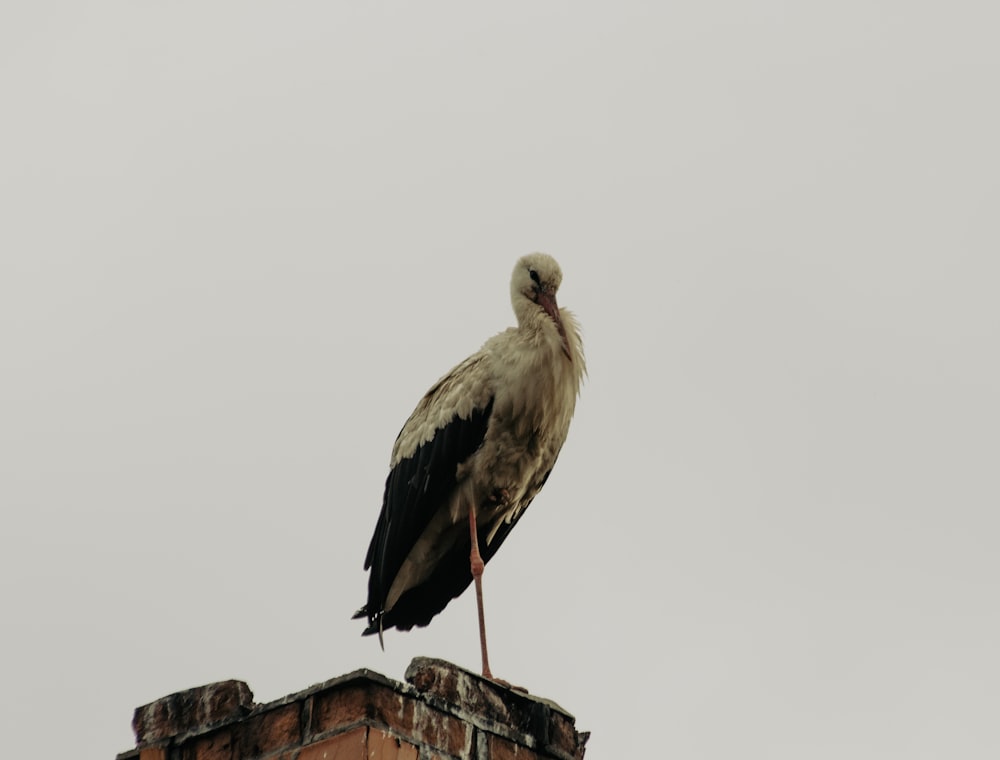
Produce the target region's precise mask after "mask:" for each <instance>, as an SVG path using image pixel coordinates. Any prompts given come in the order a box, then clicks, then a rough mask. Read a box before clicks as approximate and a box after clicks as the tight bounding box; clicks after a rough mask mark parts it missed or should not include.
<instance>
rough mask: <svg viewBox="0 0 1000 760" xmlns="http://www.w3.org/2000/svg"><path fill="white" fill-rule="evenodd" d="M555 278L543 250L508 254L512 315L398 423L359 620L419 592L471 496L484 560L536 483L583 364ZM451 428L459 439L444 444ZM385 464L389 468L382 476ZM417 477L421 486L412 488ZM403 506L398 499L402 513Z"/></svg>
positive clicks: (553, 449) (552, 457)
mask: <svg viewBox="0 0 1000 760" xmlns="http://www.w3.org/2000/svg"><path fill="white" fill-rule="evenodd" d="M561 280H562V273H561V271H560V269H559V265H558V264H557V263H556V262H555V260H554V259H552V258H551V257H550V256H547V255H545V254H538V253H536V254H531V255H529V256H525V257H523V258H522V259H520V260H519V261H518V263H517V265H516V266H515V268H514V273H513V276H512V278H511V303H512V305H513V308H514V312H515V314H516V315H517V319H518V325H517V327H512V328H509V329H507V330H505V331H503V332H501V333H499V334H498V335H495V336H493V337H492V338H490V339H489V340H488V341H486V343H485V344H484V345H483V347H482V348H481V349H480V350H479V351H478V352H477V353H475V354H473V355H472V356H470V357H469V358H468V359H466V360H465V361H463V362H462V363H461V364H459V365H458V366H456V367H455V368H454V369H453V370H451V372H449V373H448V374H447V375H445V376H444V377H442V378H441V379H440V380H439V381H438V382H437V383H435V384H434V386H433V387H432V388H431V389H430V390H429V391H428V392H427V394H426V395H425V396H424V397H423V399H421V401H420V403H419V404H418V405H417V407H416V409H415V410H414V412H413V414H412V415H410V418H409V419H408V420H407V421H406V424H405V425H404V426H403V429H402V430H401V431H400V434H399V436H398V438H397V439H396V443H395V446H394V447H393V450H392V457H391V460H390V477H389V479H388V480H387V483H386V497H385V501H384V503H383V510H382V515H381V516H380V523H379V526H378V527H377V528H376V534H375V537H374V538H373V540H372V547H371V548H370V549H369V557H368V563H367V564H368V565H371V566H372V572H373V574H375V573H376V572H379V573H381V575H380V576H379V578H378V579H377V582H375V577H374V575H373V578H372V581H373V582H372V583H370V584H369V592H370V593H369V600H368V606H367V607H366V608H365V610H364V611H365V612H366V614H367V616H368V618H369V622H370V623H373V622H375V621H376V620H378V619H379V618H380V617H381V616H383V615H386V616H389V617H390V618H391V615H390V613H392V612H393V610H394V608H395V607H396V605H397V603H399V602H400V600H401V599H404V598H405V595H406V594H407V593H408V592H411V591H418V592H420V594H423V593H425V590H421V586H422V585H423V584H428V583H432V582H433V581H434V578H435V575H436V574H437V573H438V572H439V569H440V567H441V566H442V564H443V563H445V560H446V558H447V557H448V556H449V555H450V553H452V552H454V551H455V550H456V548H459V549H461V551H465V552H467V551H468V548H469V538H468V529H467V527H466V525H467V519H468V514H469V508H470V506H471V505H475V508H476V512H477V515H478V523H479V532H480V536H481V540H480V544H481V548H482V550H483V555H484V558H485V559H487V560H488V559H489V557H491V556H492V554H493V553H494V552H495V551H496V548H497V547H495V546H492V544H493V543H494V542H495V541H496V542H497V544H499V541H502V540H503V538H504V537H505V536H506V533H507V532H508V531H509V529H510V527H511V526H512V525H513V523H514V522H516V520H517V519H518V518H519V517H520V515H521V513H522V512H523V510H524V509H525V508H526V507H527V506H528V504H530V503H531V500H532V499H533V498H534V497H535V495H536V494H537V493H538V491H539V489H541V487H542V485H543V484H544V483H545V480H546V478H547V477H548V474H549V472H550V471H551V470H552V467H553V465H554V464H555V461H556V458H557V457H558V455H559V452H560V450H561V448H562V445H563V443H564V442H565V440H566V436H567V433H568V431H569V425H570V420H571V419H572V417H573V412H574V409H575V407H576V399H577V396H578V394H579V391H580V385H581V382H582V379H583V377H584V375H585V373H586V365H585V360H584V355H583V345H582V341H581V337H580V328H579V325H578V324H577V322H576V319H575V318H574V316H573V315H572V314H571V313H570V312H569V311H568V310H566V309H559V308H558V307H557V306H556V302H555V293H556V290H557V289H558V287H559V284H560V282H561ZM459 436H462V438H461V440H462V445H452V444H453V442H454V441H456V440H459V438H458V437H459ZM466 439H467V440H466ZM470 449H471V451H470ZM418 462H419V463H418ZM397 471H398V473H399V475H400V477H397V478H395V479H394V475H396V474H397ZM403 475H405V476H406V477H405V479H404V478H403V477H402V476H403ZM442 477H443V478H445V479H446V480H447V481H448V483H447V488H445V489H444V490H443V491H437V492H434V493H431V492H432V491H433V489H432V488H431V484H432V482H440V479H441V478H442ZM432 478H436V479H437V480H436V481H432ZM421 488H422V489H423V492H424V493H428V494H431V496H432V497H433V498H429V499H423V500H422V499H421V496H420V490H421ZM429 501H433V502H434V503H426V502H429ZM404 504H405V506H403V505H404ZM403 510H408V511H407V512H406V516H405V517H404V515H403V514H402V513H403ZM418 511H419V512H421V513H422V514H423V516H424V518H425V519H419V520H416V524H413V523H414V521H413V520H410V519H409V515H411V514H413V513H416V512H418ZM395 513H399V514H395ZM394 517H395V519H393V518H394ZM383 523H384V525H383ZM402 523H407V528H405V529H406V530H409V531H410V532H411V533H412V535H409V536H407V537H405V538H404V539H400V538H399V537H398V536H395V535H393V533H392V532H393V530H394V527H395V529H396V530H397V532H398V531H399V530H401V529H402V528H401V524H402ZM463 531H464V532H463ZM498 532H499V533H501V534H502V535H500V538H499V541H498V539H497V536H498ZM463 536H464V548H463V547H462V544H463ZM387 550H388V551H391V552H395V553H396V555H397V556H396V561H395V562H393V561H386V557H385V556H381V557H380V556H379V555H380V551H381V553H383V554H384V553H385V552H386V551H387ZM394 565H398V567H393V566H394ZM380 566H381V567H380ZM466 572H468V571H467V570H466ZM390 574H391V576H392V577H391V578H390V577H388V576H389V575H390ZM470 578H471V576H470ZM468 582H469V580H468V579H466V580H465V583H464V584H463V585H462V586H461V589H464V588H465V586H466V585H468ZM461 589H459V591H458V593H460V592H461ZM373 593H374V597H373ZM420 594H414V596H418V595H420ZM454 595H457V594H454ZM436 596H440V594H438V595H436ZM450 598H451V597H448V599H450ZM448 599H443V600H437V601H439V602H440V601H443V603H441V604H440V605H439V606H440V607H441V608H443V606H444V604H447V601H448ZM373 606H374V607H375V608H376V609H373ZM431 606H437V604H435V605H431ZM437 611H439V609H436V610H433V611H431V613H430V616H433V614H436V612H437ZM399 617H400V618H401V620H400V622H392V623H390V624H396V625H399V627H404V628H405V627H409V625H413V624H416V625H422V624H425V622H423V621H422V616H421V615H416V617H415V619H414V621H413V622H410V621H409V619H404V615H403V614H402V613H400V615H399ZM427 619H428V620H429V617H428V618H427ZM379 622H380V624H381V623H382V622H384V621H379ZM369 632H373V631H369Z"/></svg>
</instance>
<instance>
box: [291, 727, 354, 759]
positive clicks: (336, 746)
mask: <svg viewBox="0 0 1000 760" xmlns="http://www.w3.org/2000/svg"><path fill="white" fill-rule="evenodd" d="M367 747H368V728H367V727H366V726H358V727H357V728H355V729H354V730H352V731H347V732H346V733H343V734H337V735H336V736H333V737H330V738H329V739H324V740H323V741H319V742H316V743H315V744H310V745H309V746H308V747H306V748H305V749H303V750H302V751H301V752H300V753H299V756H298V760H366V755H367V754H368V749H367Z"/></svg>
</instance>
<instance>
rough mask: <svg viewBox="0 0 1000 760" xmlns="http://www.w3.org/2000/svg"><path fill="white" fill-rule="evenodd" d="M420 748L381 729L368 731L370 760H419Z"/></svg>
mask: <svg viewBox="0 0 1000 760" xmlns="http://www.w3.org/2000/svg"><path fill="white" fill-rule="evenodd" d="M419 757H420V750H419V748H418V747H417V746H416V745H414V744H410V742H408V741H403V740H402V739H400V738H399V737H398V736H393V735H392V734H390V733H387V732H385V731H383V730H382V729H379V728H370V729H368V760H417V759H418V758H419Z"/></svg>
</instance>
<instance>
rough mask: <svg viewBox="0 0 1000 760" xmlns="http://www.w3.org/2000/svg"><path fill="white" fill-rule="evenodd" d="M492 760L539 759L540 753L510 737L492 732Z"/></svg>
mask: <svg viewBox="0 0 1000 760" xmlns="http://www.w3.org/2000/svg"><path fill="white" fill-rule="evenodd" d="M489 748H490V751H489V758H490V760H539V758H540V755H539V754H538V753H537V752H535V751H534V750H530V749H528V748H527V747H522V746H521V745H520V744H515V743H514V742H512V741H510V740H509V739H504V738H503V737H500V736H497V735H496V734H490V737H489Z"/></svg>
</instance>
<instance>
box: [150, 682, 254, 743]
mask: <svg viewBox="0 0 1000 760" xmlns="http://www.w3.org/2000/svg"><path fill="white" fill-rule="evenodd" d="M252 706H253V692H251V691H250V687H249V686H247V685H246V684H245V683H243V682H242V681H220V682H219V683H212V684H208V685H206V686H198V687H196V688H194V689H187V690H186V691H179V692H176V693H175V694H170V695H168V696H166V697H161V698H160V699H158V700H156V701H155V702H150V703H149V704H148V705H143V706H142V707H137V708H136V710H135V714H134V715H133V716H132V729H133V730H134V731H135V738H136V741H137V742H138V743H139V744H140V745H141V744H152V743H154V742H158V741H160V740H161V739H166V738H168V737H171V736H176V735H178V734H182V733H185V732H187V731H194V730H197V729H199V728H202V727H205V726H210V725H213V724H217V723H221V722H223V721H226V720H229V719H232V718H235V717H240V716H242V715H245V714H246V713H247V712H249V711H250V708H251V707H252Z"/></svg>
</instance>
